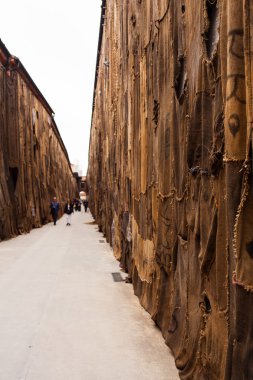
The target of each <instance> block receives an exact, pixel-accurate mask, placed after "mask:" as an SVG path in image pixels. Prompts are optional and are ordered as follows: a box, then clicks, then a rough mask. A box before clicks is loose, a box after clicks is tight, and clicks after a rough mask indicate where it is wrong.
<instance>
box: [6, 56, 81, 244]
mask: <svg viewBox="0 0 253 380" xmlns="http://www.w3.org/2000/svg"><path fill="white" fill-rule="evenodd" d="M9 60H10V59H9ZM17 62H18V61H17ZM15 65H18V63H15V62H14V60H13V62H12V67H10V65H8V64H6V67H5V66H4V65H2V64H1V65H0V240H1V239H6V238H10V237H13V236H15V235H17V234H20V233H23V232H29V231H30V230H31V229H32V228H33V227H39V226H41V225H43V224H45V223H47V222H48V221H50V220H51V218H50V209H49V203H50V200H52V197H53V196H54V195H56V196H57V197H58V200H59V201H60V202H63V201H66V199H67V197H69V196H71V197H72V196H74V195H75V194H76V190H77V189H76V180H75V179H74V177H73V173H72V171H71V168H70V163H69V159H68V155H67V152H66V149H65V147H64V145H63V142H62V140H61V137H60V135H59V132H58V130H57V127H56V125H55V122H54V120H53V119H52V115H51V114H50V112H49V111H48V110H47V109H46V108H45V107H44V105H43V104H42V103H43V102H41V101H40V100H39V98H38V97H36V96H35V94H34V92H33V91H32V90H31V88H30V86H29V83H27V81H25V80H24V79H23V77H22V75H20V73H19V72H18V70H16V67H15Z"/></svg>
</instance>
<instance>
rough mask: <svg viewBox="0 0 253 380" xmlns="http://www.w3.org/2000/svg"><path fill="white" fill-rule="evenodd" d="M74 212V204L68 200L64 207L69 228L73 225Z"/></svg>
mask: <svg viewBox="0 0 253 380" xmlns="http://www.w3.org/2000/svg"><path fill="white" fill-rule="evenodd" d="M73 212H74V207H73V203H72V202H71V201H70V199H68V200H67V203H66V204H65V207H64V214H66V216H67V226H70V225H71V214H72V213H73Z"/></svg>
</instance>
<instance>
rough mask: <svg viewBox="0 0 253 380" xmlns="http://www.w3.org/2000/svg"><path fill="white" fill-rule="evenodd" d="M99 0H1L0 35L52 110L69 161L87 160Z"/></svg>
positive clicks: (82, 162) (83, 162) (82, 165)
mask: <svg viewBox="0 0 253 380" xmlns="http://www.w3.org/2000/svg"><path fill="white" fill-rule="evenodd" d="M100 15H101V0H90V1H87V0H72V1H67V0H40V1H38V0H11V1H2V2H1V22H0V38H1V40H2V41H3V43H4V44H5V45H6V47H7V49H8V50H9V51H10V53H11V54H13V55H15V56H17V57H18V58H19V59H20V61H21V62H22V63H23V65H24V66H25V68H26V70H27V71H28V73H29V74H30V76H31V78H32V79H33V80H34V82H35V83H36V85H37V87H38V88H39V89H40V91H41V92H42V94H43V95H44V97H45V98H46V100H47V101H48V103H49V104H50V106H51V108H52V109H53V110H54V112H55V121H56V124H57V127H58V129H59V131H60V134H61V137H62V139H63V142H64V144H65V146H66V148H67V151H68V154H69V158H70V161H71V163H75V164H77V163H78V164H79V166H80V169H81V170H82V171H83V175H85V173H86V170H87V165H88V148H89V134H90V123H91V112H92V99H93V86H94V78H95V68H96V58H97V45H98V35H99V26H100Z"/></svg>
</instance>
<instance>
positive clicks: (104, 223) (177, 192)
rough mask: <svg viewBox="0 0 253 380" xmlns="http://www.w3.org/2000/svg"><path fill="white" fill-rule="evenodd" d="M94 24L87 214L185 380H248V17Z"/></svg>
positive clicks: (217, 6) (251, 20)
mask: <svg viewBox="0 0 253 380" xmlns="http://www.w3.org/2000/svg"><path fill="white" fill-rule="evenodd" d="M102 12H103V13H102V16H103V17H102V22H101V35H100V36H101V38H100V42H99V56H98V57H99V61H98V67H97V75H96V86H95V93H94V108H93V117H92V127H91V139H90V156H89V170H88V179H89V185H90V207H91V210H92V213H93V215H94V217H95V218H96V220H97V222H98V224H99V226H100V228H101V230H102V231H103V232H104V234H105V235H106V237H107V240H108V241H109V242H110V243H111V244H112V245H113V247H114V251H115V256H116V257H117V259H118V260H119V261H120V264H121V267H122V268H124V269H125V270H126V271H127V272H128V276H129V279H130V280H131V281H132V282H133V286H134V291H135V294H136V295H137V296H138V297H139V299H140V302H141V304H142V305H143V306H144V307H145V309H146V310H148V311H149V313H150V314H151V316H152V318H153V319H154V321H155V322H156V324H157V325H158V326H159V327H160V329H161V331H162V334H163V336H164V338H165V341H166V343H167V344H168V345H169V347H170V348H171V349H172V352H173V354H174V356H175V363H176V366H177V368H178V369H179V375H180V377H181V379H189V380H190V379H194V380H195V379H196V380H217V379H219V380H223V379H224V380H231V379H232V380H241V379H242V380H243V379H245V380H246V379H247V380H249V379H252V378H253V365H252V363H253V355H252V315H253V275H252V274H253V228H252V226H253V195H252V194H253V192H252V185H253V183H252V122H253V116H252V106H253V94H252V86H253V81H252V76H253V62H252V46H253V45H252V35H253V30H252V25H253V3H252V1H250V0H242V1H238V0H230V1H225V0H203V1H199V0H198V1H197V0H159V1H158V0H156V1H151V0H147V1H143V0H138V1H131V2H122V1H119V0H113V1H112V0H107V1H105V0H104V1H103V8H102Z"/></svg>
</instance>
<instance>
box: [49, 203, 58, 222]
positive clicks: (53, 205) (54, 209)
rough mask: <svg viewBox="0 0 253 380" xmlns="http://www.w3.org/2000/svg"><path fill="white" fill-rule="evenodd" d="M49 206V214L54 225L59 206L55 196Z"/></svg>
mask: <svg viewBox="0 0 253 380" xmlns="http://www.w3.org/2000/svg"><path fill="white" fill-rule="evenodd" d="M50 208H51V215H52V217H53V221H54V225H56V222H57V218H58V211H59V208H60V205H59V202H57V198H56V197H54V198H53V201H52V202H51V203H50Z"/></svg>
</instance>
